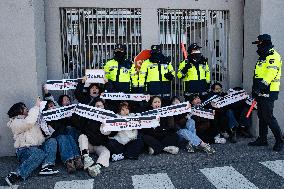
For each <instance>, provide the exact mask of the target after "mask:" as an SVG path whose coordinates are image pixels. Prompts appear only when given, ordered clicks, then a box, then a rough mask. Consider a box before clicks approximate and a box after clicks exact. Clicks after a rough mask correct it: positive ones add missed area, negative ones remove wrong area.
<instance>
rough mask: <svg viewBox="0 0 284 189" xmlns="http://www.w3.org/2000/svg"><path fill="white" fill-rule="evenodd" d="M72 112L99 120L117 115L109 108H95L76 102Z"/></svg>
mask: <svg viewBox="0 0 284 189" xmlns="http://www.w3.org/2000/svg"><path fill="white" fill-rule="evenodd" d="M74 113H75V114H77V115H79V116H81V117H85V118H88V119H92V120H95V121H100V122H103V121H105V120H106V119H113V118H117V115H116V114H115V113H114V112H112V111H110V110H105V109H101V108H96V107H93V106H89V105H86V104H78V105H77V106H76V108H75V112H74Z"/></svg>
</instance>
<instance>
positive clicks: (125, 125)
mask: <svg viewBox="0 0 284 189" xmlns="http://www.w3.org/2000/svg"><path fill="white" fill-rule="evenodd" d="M159 125H160V123H159V121H158V119H157V116H143V117H125V118H124V117H121V118H115V119H109V120H106V121H105V126H104V127H103V130H104V132H108V131H122V130H132V129H143V128H152V127H158V126H159Z"/></svg>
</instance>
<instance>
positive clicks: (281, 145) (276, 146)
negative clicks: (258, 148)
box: [273, 140, 284, 152]
mask: <svg viewBox="0 0 284 189" xmlns="http://www.w3.org/2000/svg"><path fill="white" fill-rule="evenodd" d="M283 148H284V141H283V140H282V141H276V142H275V144H274V146H273V150H274V151H276V152H279V151H281V150H282V149H283Z"/></svg>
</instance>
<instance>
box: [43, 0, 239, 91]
mask: <svg viewBox="0 0 284 189" xmlns="http://www.w3.org/2000/svg"><path fill="white" fill-rule="evenodd" d="M177 2H178V3H177ZM60 7H105V8H141V11H142V18H141V19H142V28H141V29H142V48H150V46H151V45H152V44H155V43H157V42H158V40H159V29H158V18H157V9H158V8H171V9H205V10H206V9H209V10H229V11H230V28H229V32H230V33H229V86H230V87H234V86H240V85H241V84H242V80H241V79H242V78H241V77H240V73H241V72H242V56H243V54H242V48H243V44H242V39H243V0H179V1H171V0H156V1H152V0H143V1H140V0H124V1H117V0H112V1H105V0H95V1H94V0H80V1H77V0H46V1H45V22H46V45H47V70H48V72H47V73H48V75H47V77H48V79H60V78H61V77H62V68H61V67H62V66H61V64H62V63H61V41H60V17H59V16H60V15H59V8H60Z"/></svg>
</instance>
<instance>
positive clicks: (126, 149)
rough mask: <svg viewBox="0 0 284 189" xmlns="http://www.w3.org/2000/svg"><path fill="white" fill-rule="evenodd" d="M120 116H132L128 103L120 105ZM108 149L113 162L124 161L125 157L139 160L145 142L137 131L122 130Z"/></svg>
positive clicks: (109, 143) (108, 145)
mask: <svg viewBox="0 0 284 189" xmlns="http://www.w3.org/2000/svg"><path fill="white" fill-rule="evenodd" d="M118 114H119V115H121V116H122V117H126V116H131V114H129V105H128V103H127V102H122V103H120V104H119V107H118ZM107 147H108V149H109V150H110V152H111V154H112V156H111V157H112V160H113V161H117V160H121V159H124V157H125V158H127V159H135V160H137V159H138V156H139V154H140V153H141V152H142V150H143V148H144V142H143V140H142V138H141V137H140V135H139V134H138V130H137V129H133V130H122V131H119V132H118V133H117V134H116V135H115V136H114V137H111V138H110V140H109V141H108V143H107Z"/></svg>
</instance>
